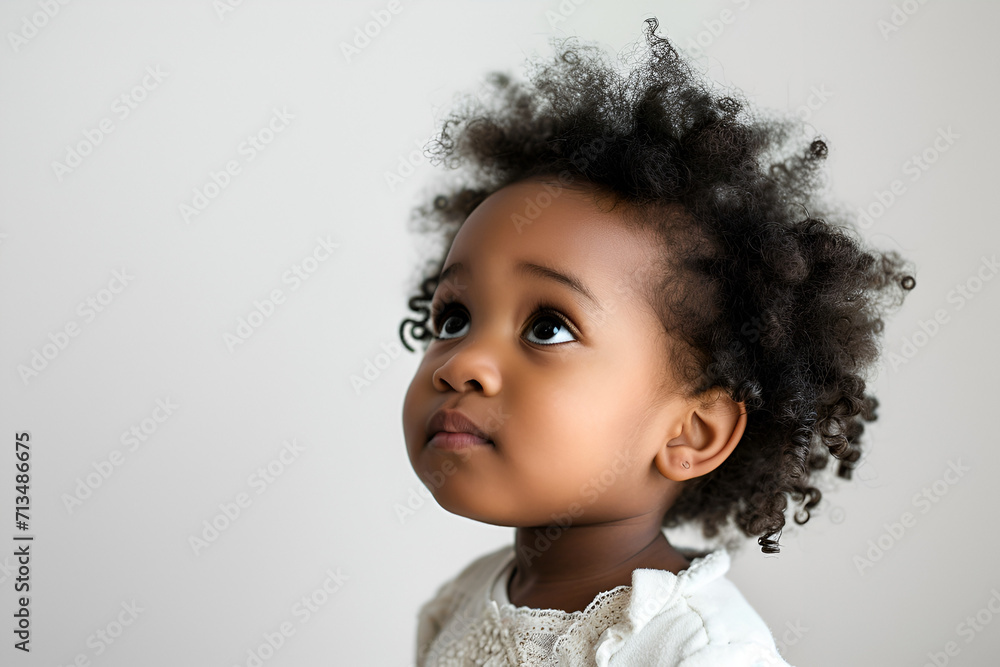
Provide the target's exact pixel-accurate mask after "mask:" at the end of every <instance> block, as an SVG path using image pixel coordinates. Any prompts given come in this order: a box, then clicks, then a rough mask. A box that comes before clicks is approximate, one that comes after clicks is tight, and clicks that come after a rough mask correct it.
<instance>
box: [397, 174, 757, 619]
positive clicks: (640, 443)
mask: <svg viewBox="0 0 1000 667" xmlns="http://www.w3.org/2000/svg"><path fill="white" fill-rule="evenodd" d="M545 183H548V184H549V185H548V187H546V185H545ZM531 203H534V204H536V205H538V206H539V210H540V213H538V214H537V215H536V211H534V210H533V209H532V208H531ZM546 204H547V205H546ZM529 215H530V216H533V219H531V221H530V223H528V224H525V222H526V221H527V220H529V218H528V216H529ZM518 216H524V217H518ZM655 252H656V245H655V244H654V243H653V242H652V240H651V237H649V236H647V235H646V234H645V232H642V231H640V230H636V229H634V228H631V227H628V226H626V224H625V222H624V220H623V219H622V217H621V213H620V212H619V211H618V210H610V209H609V207H608V206H607V205H605V204H604V203H603V201H599V200H596V199H595V198H594V197H593V196H591V194H590V193H581V192H577V191H574V190H569V189H566V188H559V187H558V183H557V182H556V181H555V180H553V179H549V180H548V181H542V180H539V179H529V180H525V181H521V182H518V183H515V184H513V185H509V186H507V187H505V188H503V189H501V190H499V191H498V192H495V193H493V194H492V195H491V196H490V197H488V198H487V199H486V200H485V201H483V203H482V204H480V205H479V206H478V207H477V208H476V209H475V210H474V211H473V212H472V214H471V215H469V217H468V218H467V219H466V221H465V222H464V223H463V225H462V227H461V228H460V229H459V231H458V233H457V235H456V237H455V240H454V242H453V243H452V247H451V249H450V251H449V253H448V256H447V258H446V260H445V264H444V268H445V269H446V270H447V269H448V267H449V266H450V265H452V264H453V263H456V262H462V263H463V264H464V265H465V266H466V267H467V268H466V269H465V270H464V271H463V272H461V273H458V274H456V275H454V276H453V277H451V278H449V279H448V280H446V281H444V282H442V283H441V284H440V285H439V287H438V289H437V291H436V293H435V297H434V302H435V303H438V302H441V301H442V300H443V298H444V297H446V296H450V297H453V298H456V299H457V303H456V304H452V305H450V306H448V308H449V309H450V312H447V313H445V316H444V318H443V319H442V320H441V324H442V325H445V324H447V327H445V328H443V329H439V328H435V330H434V331H435V333H437V334H438V335H444V336H445V338H443V339H440V340H434V341H433V342H432V343H431V344H430V346H429V347H428V348H427V351H426V353H425V354H424V357H423V359H422V361H421V363H420V366H419V367H418V369H417V372H416V375H415V376H414V378H413V381H412V382H411V384H410V386H409V388H408V390H407V393H406V397H405V399H404V405H403V430H404V436H405V439H406V447H407V452H408V454H409V457H410V463H411V464H412V465H413V469H414V471H415V472H416V473H417V475H418V476H420V478H421V479H422V480H423V481H424V483H425V484H427V486H428V489H429V490H430V491H431V492H432V494H433V495H434V497H435V499H436V500H437V502H438V503H439V504H440V505H441V506H442V507H443V508H444V509H446V510H448V511H449V512H453V513H455V514H458V515H461V516H465V517H468V518H471V519H475V520H476V521H482V522H485V523H490V524H494V525H500V526H514V527H516V529H517V530H516V533H515V553H516V565H515V569H514V574H513V577H512V578H511V581H510V584H509V587H508V595H509V597H510V601H511V602H512V603H513V604H515V605H518V606H530V607H535V608H540V609H560V610H563V611H567V612H572V611H579V610H583V609H584V608H586V606H587V605H588V604H589V603H590V602H591V601H592V600H593V599H594V597H595V596H596V595H597V594H598V593H600V592H602V591H606V590H610V589H612V588H615V587H616V586H620V585H631V582H632V571H633V570H635V569H637V568H653V569H662V570H668V571H670V572H674V573H677V572H680V571H681V570H683V569H685V568H687V567H688V565H689V564H690V563H689V561H688V560H687V559H686V558H684V557H683V556H682V555H681V554H680V553H679V552H678V551H677V550H676V549H674V548H673V547H672V546H671V545H670V543H669V542H668V540H667V538H666V537H665V536H664V534H663V532H662V520H663V516H664V515H665V513H666V511H667V510H668V509H669V507H670V505H671V504H672V503H673V502H674V500H675V499H676V497H677V495H678V494H679V493H680V491H681V487H682V485H683V483H684V481H685V480H688V479H692V478H695V477H698V476H701V475H704V474H706V473H708V472H710V471H712V470H714V469H715V468H716V467H718V466H719V465H720V464H721V463H722V462H723V461H725V460H726V458H727V457H728V456H729V455H730V454H731V453H732V451H733V450H734V449H735V447H736V444H737V443H738V442H739V440H740V437H742V435H743V431H744V429H745V427H746V414H745V413H746V410H745V409H744V406H743V404H742V403H738V402H735V401H733V400H732V399H731V398H730V397H729V396H728V395H727V394H726V393H725V392H722V391H719V390H712V391H709V392H707V393H706V394H705V395H702V396H695V397H689V396H687V394H686V392H685V391H684V390H685V387H683V386H682V385H681V384H680V383H678V382H677V381H676V380H675V379H674V378H673V377H672V374H671V373H670V372H668V371H666V370H664V369H667V368H669V365H668V359H667V354H668V349H671V348H670V345H669V343H670V341H667V340H666V338H665V336H666V334H665V333H664V332H663V327H662V325H661V324H660V322H659V320H658V319H657V317H656V315H655V314H654V312H653V310H652V309H651V308H650V306H649V304H648V303H647V302H646V300H645V298H644V297H643V296H641V294H640V293H639V291H638V290H637V286H638V279H636V278H635V276H636V275H637V273H638V274H640V275H641V269H642V268H643V267H651V266H653V265H654V264H653V263H654V260H655ZM522 260H525V261H530V262H533V263H536V264H541V265H545V266H548V267H551V268H553V269H555V270H557V271H559V272H560V273H564V274H569V275H571V276H573V277H575V278H577V279H579V281H580V282H581V283H583V285H584V286H585V287H586V289H587V290H589V291H590V292H591V293H592V295H593V296H594V297H595V298H596V301H597V305H592V304H591V303H590V302H589V301H587V299H586V298H585V297H583V296H581V295H579V294H578V293H577V292H576V291H574V290H573V289H571V288H569V287H567V286H566V285H564V284H561V283H560V282H558V281H556V280H552V279H549V278H544V277H539V276H536V275H528V274H524V273H519V272H515V270H514V265H515V264H516V263H517V262H519V261H522ZM637 269H639V271H638V272H637ZM623 276H629V277H628V278H624V279H623ZM539 299H541V300H543V301H544V303H545V304H547V305H549V306H551V307H553V308H554V309H555V310H556V311H557V312H558V313H560V314H561V315H562V316H563V317H564V318H565V319H566V320H568V323H567V324H562V323H561V322H560V321H559V320H558V319H553V317H552V315H547V314H544V313H539V312H538V310H537V306H538V305H539V303H538V300H539ZM441 408H451V409H457V410H460V411H461V412H463V413H464V414H465V415H466V416H467V417H469V418H470V419H472V421H473V422H475V423H476V424H477V425H478V426H479V427H480V428H481V429H482V430H485V431H486V432H487V433H488V434H489V435H490V439H491V440H492V441H493V443H494V444H493V446H477V447H474V448H471V449H465V450H461V451H446V450H442V449H439V448H438V447H435V446H430V447H429V446H427V436H426V429H427V424H428V421H429V419H430V417H431V415H432V414H433V413H434V412H436V411H437V410H439V409H441ZM685 461H686V462H688V463H689V465H690V467H688V468H685V467H683V465H682V463H683V462H685ZM602 475H603V477H602Z"/></svg>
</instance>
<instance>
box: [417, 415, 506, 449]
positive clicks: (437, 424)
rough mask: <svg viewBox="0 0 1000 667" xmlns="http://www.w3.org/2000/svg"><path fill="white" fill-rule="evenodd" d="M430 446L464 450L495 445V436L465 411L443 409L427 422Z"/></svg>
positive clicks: (428, 443) (428, 444)
mask: <svg viewBox="0 0 1000 667" xmlns="http://www.w3.org/2000/svg"><path fill="white" fill-rule="evenodd" d="M426 435H427V443H426V445H427V446H428V447H435V448H437V449H442V450H451V451H455V450H464V449H469V448H473V447H494V446H495V443H494V442H493V437H492V434H491V433H488V432H487V431H486V430H485V429H483V428H480V426H479V425H478V424H477V423H476V422H475V421H473V420H472V419H471V418H470V417H468V416H467V415H466V414H465V413H463V412H460V411H458V410H454V409H441V410H438V411H437V412H435V413H434V414H433V415H431V418H430V419H429V420H428V422H427V429H426Z"/></svg>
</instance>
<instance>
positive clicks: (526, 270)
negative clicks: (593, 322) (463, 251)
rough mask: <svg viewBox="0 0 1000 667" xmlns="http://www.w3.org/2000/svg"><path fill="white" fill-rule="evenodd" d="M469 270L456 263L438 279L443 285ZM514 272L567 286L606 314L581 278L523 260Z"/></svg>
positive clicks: (594, 307)
mask: <svg viewBox="0 0 1000 667" xmlns="http://www.w3.org/2000/svg"><path fill="white" fill-rule="evenodd" d="M467 270H468V269H467V267H466V266H465V265H464V264H463V263H462V262H455V263H454V264H452V265H451V266H449V267H448V268H447V269H445V270H444V271H442V272H441V275H440V276H439V277H438V283H443V282H444V281H446V280H448V279H449V278H451V277H452V276H454V275H455V274H457V273H463V272H465V271H467ZM514 270H515V271H516V272H517V273H519V274H522V275H529V276H535V277H538V278H545V279H547V280H553V281H555V282H558V283H560V284H562V285H565V286H566V287H568V288H570V289H571V290H573V291H574V292H576V293H577V294H580V295H581V296H583V297H584V298H585V299H587V301H589V302H590V304H591V307H592V310H594V311H596V312H604V308H602V307H601V302H600V301H598V299H597V297H596V296H594V293H593V292H591V291H590V290H589V289H587V286H586V285H584V284H583V282H582V281H581V280H580V279H579V278H576V277H574V276H572V275H570V274H568V273H562V272H559V271H557V270H555V269H553V268H552V267H550V266H543V265H541V264H535V263H534V262H527V261H523V260H522V261H520V262H518V263H517V264H516V265H515V266H514Z"/></svg>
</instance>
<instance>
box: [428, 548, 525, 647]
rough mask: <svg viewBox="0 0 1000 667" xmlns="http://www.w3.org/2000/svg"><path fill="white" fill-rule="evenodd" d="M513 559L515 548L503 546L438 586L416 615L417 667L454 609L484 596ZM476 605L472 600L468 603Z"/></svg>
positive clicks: (453, 612)
mask: <svg viewBox="0 0 1000 667" xmlns="http://www.w3.org/2000/svg"><path fill="white" fill-rule="evenodd" d="M513 556H514V548H513V546H511V545H506V546H503V547H500V548H498V549H495V550H493V551H490V552H489V553H486V554H483V555H482V556H479V557H478V558H476V559H475V560H473V561H472V562H471V563H469V564H468V565H466V566H465V567H464V568H463V569H462V570H461V571H460V572H459V573H458V574H456V575H455V576H453V577H452V578H450V579H448V580H446V581H445V582H443V583H441V584H440V585H438V587H437V589H436V590H435V592H434V595H433V596H432V597H431V598H430V599H429V600H427V601H426V602H424V603H423V604H422V605H421V606H420V610H419V611H418V612H417V655H418V657H419V658H420V659H419V660H418V662H417V664H422V656H423V654H424V652H425V651H426V650H427V649H428V647H429V646H430V644H431V642H432V641H433V640H434V638H435V637H436V636H437V635H438V633H439V632H440V631H441V629H442V627H444V625H445V624H446V623H447V622H448V619H449V618H451V617H452V616H453V615H454V614H455V611H456V609H458V608H459V607H462V606H464V605H466V603H467V602H469V601H470V599H471V598H473V597H474V596H478V595H480V594H482V595H485V592H486V590H487V587H488V586H489V585H490V580H491V577H492V575H493V574H494V573H495V572H497V571H499V569H500V568H501V567H503V566H504V565H505V564H506V563H507V561H508V560H509V559H510V558H513ZM471 601H472V602H475V600H471Z"/></svg>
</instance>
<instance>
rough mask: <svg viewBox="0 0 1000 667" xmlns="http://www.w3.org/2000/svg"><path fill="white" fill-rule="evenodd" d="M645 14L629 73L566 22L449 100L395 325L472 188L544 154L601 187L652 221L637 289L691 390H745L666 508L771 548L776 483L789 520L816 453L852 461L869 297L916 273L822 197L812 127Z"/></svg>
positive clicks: (424, 302)
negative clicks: (725, 445) (412, 269)
mask: <svg viewBox="0 0 1000 667" xmlns="http://www.w3.org/2000/svg"><path fill="white" fill-rule="evenodd" d="M646 24H647V27H646V30H645V34H646V42H647V45H648V60H646V61H643V62H639V63H637V64H636V65H635V66H634V67H633V68H632V69H631V71H630V73H629V74H628V75H627V76H622V75H621V74H619V73H618V72H617V71H615V69H614V68H613V67H612V66H610V65H609V64H608V63H607V62H606V61H605V58H604V54H603V53H602V52H601V51H600V49H598V48H597V47H596V46H594V45H579V44H572V45H567V42H570V41H571V40H574V39H575V38H568V39H566V40H563V42H562V43H561V44H557V50H558V55H557V57H556V59H555V60H554V62H549V63H547V64H539V63H538V62H531V63H529V64H530V65H532V66H533V72H531V75H530V83H521V82H517V81H514V80H513V79H512V77H511V76H509V75H507V74H504V73H500V72H492V73H490V74H489V75H488V77H487V82H488V84H489V85H488V87H487V89H486V93H485V94H480V95H479V96H476V97H475V98H474V99H470V98H466V102H467V104H466V105H465V107H464V108H461V109H459V110H458V111H456V112H453V113H452V114H451V115H450V117H449V118H447V119H446V121H445V122H444V125H443V127H442V128H441V132H440V134H439V135H438V136H437V137H436V138H435V139H434V140H433V141H432V142H430V149H429V150H430V155H429V157H430V158H431V161H432V163H433V164H442V163H443V164H444V165H445V166H446V167H448V168H449V169H454V168H457V167H460V166H463V165H466V170H465V173H464V174H463V176H464V180H462V181H460V182H459V183H457V184H455V185H452V186H450V187H449V188H448V189H447V192H446V194H437V195H436V196H433V197H429V199H431V201H430V202H429V205H428V204H424V205H421V206H418V207H416V208H415V209H414V213H415V214H416V215H415V216H414V217H415V218H416V219H417V220H418V221H424V222H425V223H437V224H436V225H434V224H426V225H425V226H424V227H423V229H422V231H429V230H431V229H432V228H435V227H436V230H437V231H441V230H443V232H444V233H443V235H442V238H443V240H444V241H445V247H444V248H443V250H444V251H442V252H440V254H439V255H438V256H437V258H436V259H434V260H431V261H430V262H428V264H427V266H426V268H425V269H424V270H423V272H422V274H421V280H420V284H419V293H418V294H417V295H415V296H412V297H411V298H410V299H409V302H408V304H409V308H410V310H411V311H413V312H416V313H418V314H422V315H423V317H422V319H419V320H416V319H405V320H403V322H402V324H401V326H400V330H399V335H400V338H401V339H402V341H403V344H404V345H405V346H406V347H407V349H409V350H411V351H413V349H414V348H412V347H411V346H410V345H409V344H408V343H407V341H406V338H405V337H404V335H403V334H404V329H405V328H406V327H407V325H409V326H410V328H411V336H412V337H413V338H415V339H417V340H422V341H424V343H425V345H424V347H425V349H426V346H427V345H428V344H429V342H430V340H431V339H432V337H433V336H432V332H431V330H430V329H429V327H428V317H429V308H428V305H429V302H430V300H431V298H432V296H433V294H434V291H435V289H436V288H437V285H438V278H437V276H438V275H439V273H440V270H441V268H442V266H443V262H444V258H445V255H446V250H447V247H450V243H451V241H453V240H454V237H455V234H456V233H457V231H458V228H459V227H460V226H461V224H462V222H463V221H464V220H465V219H466V218H467V217H468V215H469V214H470V213H471V212H472V210H473V209H475V207H476V206H477V205H478V204H479V203H480V202H482V201H483V200H484V199H485V198H486V197H487V196H488V195H490V194H492V193H493V192H496V191H497V190H499V189H500V188H502V187H504V186H506V185H510V184H512V183H515V182H517V181H521V180H523V179H526V178H531V177H542V176H553V175H555V174H561V175H562V176H563V178H565V177H566V175H567V174H568V175H570V176H571V178H572V180H573V183H572V184H571V186H572V187H576V188H578V189H588V188H590V189H594V190H595V191H596V190H600V191H608V192H611V193H613V194H614V195H615V197H616V198H617V200H618V201H622V202H625V203H626V204H627V206H626V209H627V211H631V212H637V213H638V214H637V215H633V216H630V218H629V219H630V220H631V221H632V222H633V223H635V224H643V225H646V226H648V227H649V228H651V229H654V230H656V232H657V233H659V235H660V238H662V239H664V240H665V241H669V244H668V245H666V246H665V247H667V248H669V249H670V250H669V252H668V253H665V256H664V257H663V266H662V267H657V269H656V272H655V280H653V281H652V282H650V283H649V288H650V289H648V290H647V291H648V292H649V293H648V295H647V296H648V298H649V299H650V303H651V304H653V305H654V306H655V307H656V309H657V313H658V314H659V316H660V320H661V322H662V324H663V327H664V331H666V332H669V333H671V334H672V335H673V340H677V341H682V342H683V343H686V345H687V354H684V355H681V358H680V359H677V363H678V364H679V366H678V370H679V371H680V372H681V373H682V377H683V378H684V379H686V380H687V381H689V384H690V391H691V392H693V393H692V395H696V394H697V393H700V392H703V391H706V390H707V389H710V388H714V387H720V388H722V389H724V390H725V391H726V392H728V393H729V395H730V396H731V397H732V398H733V399H734V400H736V401H743V402H745V405H746V409H747V426H746V430H745V432H744V435H743V437H742V439H741V441H740V444H739V446H737V447H736V449H735V450H734V451H733V453H732V454H731V455H730V456H729V457H728V458H727V459H726V460H725V461H724V462H723V463H722V464H721V465H720V466H718V467H717V468H716V469H715V470H713V471H712V472H710V473H708V474H705V475H703V476H701V477H697V478H694V479H692V480H689V481H688V482H687V483H685V485H684V487H683V488H682V491H681V493H680V495H679V496H678V498H677V500H676V501H675V502H674V504H673V505H672V506H671V507H670V508H669V510H668V511H667V513H666V515H665V516H664V518H663V525H664V526H665V527H671V526H676V525H678V524H680V523H682V522H691V521H694V522H700V523H701V525H702V533H703V535H704V536H705V537H714V536H715V535H717V534H718V533H719V529H720V527H722V526H724V525H725V524H726V523H727V521H729V520H730V518H731V519H733V520H734V522H735V524H736V526H737V527H738V528H739V529H741V530H742V531H743V533H744V534H745V535H747V536H757V537H758V539H757V542H758V544H759V545H760V546H761V550H762V551H763V552H764V553H777V552H778V551H779V544H778V540H777V539H773V537H774V536H775V535H778V536H779V537H780V532H781V530H782V528H783V527H784V525H785V514H784V513H785V510H786V507H787V505H788V497H791V499H793V500H794V501H796V502H799V503H801V504H802V507H801V508H800V509H799V511H796V513H795V516H794V518H795V522H796V523H798V524H800V525H801V524H804V523H806V521H808V520H809V515H810V512H809V511H810V510H811V509H813V508H814V507H815V506H816V505H817V504H818V503H819V501H820V499H821V497H822V493H821V492H820V490H819V489H817V488H816V487H815V486H812V485H811V484H810V475H811V473H812V472H813V471H820V470H822V469H823V468H825V467H826V465H827V463H828V460H829V455H830V454H832V455H833V456H834V457H836V458H837V459H838V460H839V466H838V468H837V475H838V476H840V477H842V478H845V479H850V478H851V472H852V470H853V468H854V466H855V463H856V462H857V460H858V459H859V457H860V442H859V436H860V435H861V434H862V432H863V431H864V422H865V421H869V422H870V421H874V420H875V419H876V418H877V415H876V412H875V409H876V407H877V406H878V401H877V399H876V398H875V397H874V396H873V395H871V394H869V393H866V391H865V387H866V384H865V376H866V375H867V373H868V372H869V371H870V370H871V369H872V368H873V367H874V365H875V363H876V362H877V359H878V356H879V353H880V338H881V336H880V334H881V333H882V330H883V326H884V323H883V320H882V317H883V315H884V314H885V313H887V312H888V310H889V309H890V308H892V307H896V306H898V305H899V304H901V302H902V300H903V296H904V295H905V292H906V291H907V290H910V289H912V288H913V287H914V285H915V281H914V278H913V276H912V275H909V273H907V272H906V271H904V266H905V264H906V262H905V261H904V259H903V258H902V257H900V256H899V254H898V253H897V252H895V251H888V252H879V251H876V250H869V249H866V248H865V247H864V245H863V244H862V242H861V241H860V240H859V238H858V234H857V232H856V231H855V230H854V229H853V228H851V225H850V224H849V217H848V216H849V213H848V212H847V208H846V207H843V206H841V205H839V204H834V203H830V202H827V201H824V200H823V199H822V198H821V197H820V195H819V190H820V184H821V176H822V172H821V167H822V164H823V158H825V157H826V155H827V144H826V142H825V141H824V140H823V139H822V138H820V137H815V138H812V139H802V138H801V136H800V135H801V133H802V132H803V123H802V122H801V121H800V120H799V119H797V118H792V117H788V116H782V115H776V114H771V115H765V114H763V113H761V112H759V111H755V110H753V109H751V107H750V105H749V104H748V103H747V101H746V98H745V97H744V96H743V94H742V93H741V92H740V91H738V90H728V91H723V92H722V93H715V92H714V91H713V90H712V88H711V86H710V85H709V83H706V80H705V79H704V78H703V77H702V76H700V75H699V74H697V73H696V72H695V71H694V70H693V69H692V67H691V65H690V64H689V63H688V62H686V61H685V59H683V58H682V57H680V55H679V54H678V52H677V50H676V49H675V47H674V46H673V45H672V44H671V42H670V41H669V40H668V39H666V38H664V37H660V36H657V35H656V29H657V27H658V25H659V23H658V21H657V20H656V19H655V18H649V19H646ZM442 187H443V186H442ZM678 209H679V210H681V211H682V212H683V215H681V216H677V215H673V214H671V211H677V210H678ZM821 216H822V217H821ZM824 218H826V219H824ZM679 219H680V222H678V220H679Z"/></svg>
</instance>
